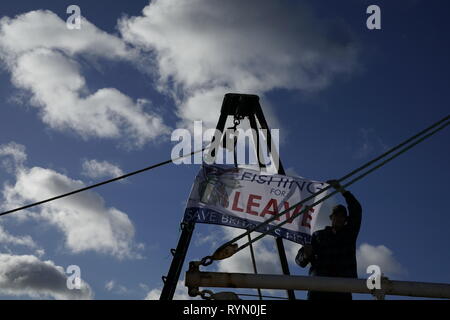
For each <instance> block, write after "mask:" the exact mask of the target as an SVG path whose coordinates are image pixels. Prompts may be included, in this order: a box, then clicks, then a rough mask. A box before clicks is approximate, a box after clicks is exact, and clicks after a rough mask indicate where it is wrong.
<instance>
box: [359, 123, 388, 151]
mask: <svg viewBox="0 0 450 320" xmlns="http://www.w3.org/2000/svg"><path fill="white" fill-rule="evenodd" d="M360 136H361V140H362V141H361V143H360V145H359V147H358V149H357V150H356V151H355V152H354V154H353V157H354V158H356V159H363V158H366V157H368V156H370V155H372V154H374V153H375V152H385V151H387V150H388V148H389V147H388V146H387V145H386V144H385V143H384V142H383V140H381V138H380V137H379V136H378V135H377V134H376V132H375V130H374V129H366V128H361V129H360Z"/></svg>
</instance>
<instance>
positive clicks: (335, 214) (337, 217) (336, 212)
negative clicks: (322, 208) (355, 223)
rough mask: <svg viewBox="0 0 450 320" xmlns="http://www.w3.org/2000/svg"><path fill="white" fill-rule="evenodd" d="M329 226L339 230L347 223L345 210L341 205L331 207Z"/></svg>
mask: <svg viewBox="0 0 450 320" xmlns="http://www.w3.org/2000/svg"><path fill="white" fill-rule="evenodd" d="M330 219H331V226H332V227H333V228H334V229H335V230H339V229H341V228H342V227H343V226H345V223H346V222H347V208H346V207H345V206H343V205H342V204H338V205H337V206H334V207H333V210H332V211H331V215H330Z"/></svg>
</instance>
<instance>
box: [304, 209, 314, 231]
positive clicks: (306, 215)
mask: <svg viewBox="0 0 450 320" xmlns="http://www.w3.org/2000/svg"><path fill="white" fill-rule="evenodd" d="M309 211H310V212H314V208H309ZM311 220H312V215H311V214H310V213H309V212H304V213H303V219H302V227H307V228H310V229H311V225H310V224H309V222H310V221H311Z"/></svg>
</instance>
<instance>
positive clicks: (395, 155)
mask: <svg viewBox="0 0 450 320" xmlns="http://www.w3.org/2000/svg"><path fill="white" fill-rule="evenodd" d="M449 118H450V115H449V116H446V117H444V118H443V119H441V120H440V121H438V122H436V123H435V124H433V125H431V126H430V127H428V128H426V129H424V130H422V131H421V132H419V133H418V134H416V135H414V136H413V137H411V138H409V139H407V140H405V141H404V142H402V143H400V144H399V145H397V146H395V147H393V148H391V149H390V150H388V151H386V152H385V153H383V154H382V155H380V156H378V157H376V158H375V159H373V160H371V161H369V162H368V163H366V164H364V165H363V166H361V167H359V168H358V169H355V170H353V171H352V172H350V173H349V174H347V175H345V176H344V177H342V178H340V179H339V180H337V181H338V182H341V181H342V180H346V179H348V178H349V177H351V176H353V175H354V174H356V173H357V172H359V171H361V170H363V169H366V168H367V167H369V166H370V165H371V164H373V163H375V162H376V161H378V160H380V159H382V158H384V157H386V156H387V155H389V154H390V153H392V152H394V151H396V150H398V149H400V148H401V147H403V146H405V145H406V144H408V143H409V142H411V141H413V140H415V139H417V138H418V137H420V136H421V135H423V134H424V133H426V132H428V131H430V130H431V129H434V128H436V127H437V126H439V125H440V124H442V123H443V122H444V124H443V125H441V126H439V127H438V128H437V129H435V130H433V131H431V132H430V133H428V134H427V135H425V136H423V137H422V138H420V139H419V140H417V141H415V142H414V143H412V144H410V145H409V146H407V147H405V148H404V149H402V150H400V151H399V152H397V153H396V154H394V155H393V156H391V157H390V158H388V159H386V160H385V161H383V162H382V163H380V164H378V165H377V166H375V167H373V168H372V169H370V170H369V171H367V172H365V173H363V174H361V175H359V176H358V177H356V178H355V179H353V180H351V181H350V182H348V183H346V184H345V185H343V186H342V187H343V188H345V187H347V186H349V185H351V184H353V183H355V182H356V181H358V180H360V179H362V178H363V177H365V176H367V175H368V174H370V173H371V172H373V171H375V170H376V169H378V168H380V167H382V166H383V165H385V164H386V163H388V162H389V161H391V160H393V159H395V158H396V157H398V156H399V155H401V154H403V153H404V152H406V151H408V150H409V149H411V148H412V147H414V146H416V145H417V144H419V143H420V142H422V141H424V140H425V139H427V138H429V137H431V136H432V135H434V134H435V133H436V132H438V131H440V130H442V129H444V128H445V127H446V126H448V125H449V124H450V122H445V121H447V120H448V119H449ZM330 187H331V186H327V187H325V188H324V189H322V190H320V191H318V192H316V193H314V194H312V195H311V196H309V197H307V198H305V199H303V200H302V201H300V202H298V203H297V204H294V205H293V206H291V207H290V208H288V209H286V210H284V211H282V212H280V213H278V214H275V215H273V216H272V217H271V218H269V219H267V220H265V221H264V222H261V223H260V224H258V225H256V226H254V227H252V228H250V229H248V230H247V231H246V232H244V233H242V234H241V235H239V236H237V237H235V238H233V239H232V240H230V241H227V242H226V243H224V244H223V245H222V246H220V247H219V248H218V249H217V250H216V252H218V251H219V250H220V249H221V248H226V247H228V246H229V245H232V244H233V243H235V242H236V241H237V240H240V239H242V238H243V237H245V236H246V235H248V234H250V233H251V232H254V231H258V229H260V228H261V227H264V226H266V225H268V224H269V223H271V222H272V221H274V220H276V219H277V218H278V217H280V216H282V215H284V214H285V213H286V212H289V211H290V210H292V209H293V208H295V207H297V206H299V205H301V204H303V203H305V202H307V201H309V200H311V199H314V198H315V197H316V196H318V195H320V194H322V193H323V192H325V191H327V190H328V189H330ZM336 193H338V191H334V192H332V193H330V194H328V195H327V196H325V197H323V198H321V199H320V200H318V201H316V202H315V203H313V204H312V205H308V206H305V208H303V209H302V210H301V211H300V212H298V213H296V214H293V216H292V217H291V218H290V219H287V220H285V221H283V222H281V223H279V224H277V225H275V226H273V227H271V228H270V229H268V230H266V231H264V232H262V233H261V234H260V235H258V236H257V237H255V238H253V239H252V240H251V241H248V242H247V243H245V244H244V245H241V246H239V247H238V248H237V249H235V250H234V253H236V252H238V251H240V250H242V249H244V248H246V247H247V246H249V245H250V244H252V243H254V242H256V241H258V240H259V239H261V238H263V237H264V236H266V235H267V234H269V233H270V232H272V231H274V230H275V229H277V228H280V227H281V226H282V225H284V224H285V223H287V222H289V221H291V220H293V219H295V218H297V217H298V216H300V215H301V214H303V213H304V212H306V211H307V210H309V208H311V207H314V206H315V205H317V204H319V203H321V202H322V201H324V200H326V199H328V198H330V197H331V196H333V195H335V194H336ZM205 258H206V257H205Z"/></svg>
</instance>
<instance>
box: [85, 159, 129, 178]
mask: <svg viewBox="0 0 450 320" xmlns="http://www.w3.org/2000/svg"><path fill="white" fill-rule="evenodd" d="M82 173H83V175H85V176H87V177H89V178H92V179H98V178H115V177H118V176H122V175H123V171H122V169H120V168H119V167H118V166H117V165H115V164H112V163H110V162H108V161H98V160H95V159H92V160H87V159H86V160H84V161H83V172H82Z"/></svg>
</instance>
